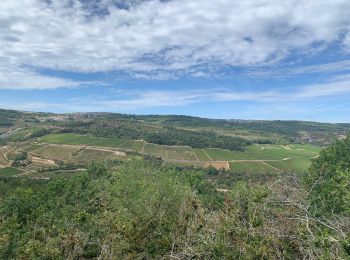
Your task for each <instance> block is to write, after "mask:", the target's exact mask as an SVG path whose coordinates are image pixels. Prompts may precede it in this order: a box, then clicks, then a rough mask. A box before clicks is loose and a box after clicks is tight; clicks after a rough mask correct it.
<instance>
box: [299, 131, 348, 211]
mask: <svg viewBox="0 0 350 260" xmlns="http://www.w3.org/2000/svg"><path fill="white" fill-rule="evenodd" d="M306 182H307V185H308V187H309V189H310V204H311V209H312V211H313V212H314V213H315V214H318V215H324V214H339V213H349V212H350V135H349V136H348V137H347V138H346V139H345V140H343V141H337V142H336V143H335V144H334V145H333V146H331V147H329V148H326V149H324V150H323V151H321V153H320V156H319V157H318V158H317V159H315V160H314V162H313V163H312V166H311V168H310V171H309V174H308V176H307V177H306Z"/></svg>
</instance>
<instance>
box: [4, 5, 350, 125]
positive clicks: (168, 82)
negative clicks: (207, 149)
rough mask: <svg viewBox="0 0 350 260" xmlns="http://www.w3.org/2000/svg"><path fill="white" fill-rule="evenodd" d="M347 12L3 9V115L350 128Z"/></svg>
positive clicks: (344, 8) (347, 8) (302, 8)
mask: <svg viewBox="0 0 350 260" xmlns="http://www.w3.org/2000/svg"><path fill="white" fill-rule="evenodd" d="M349 17H350V1H349V0H308V1H305V0H284V1H280V0H215V1H212V0H191V1H189V0H163V1H161V0H95V1H93V0H75V1H73V0H1V1H0V108H8V109H17V110H25V111H43V112H60V113H61V112H64V113H65V112H97V111H99V112H118V113H128V114H182V115H193V116H200V117H207V118H226V119H266V120H275V119H281V120H311V121H320V122H350V18H349Z"/></svg>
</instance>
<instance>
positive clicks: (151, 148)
mask: <svg viewBox="0 0 350 260" xmlns="http://www.w3.org/2000/svg"><path fill="white" fill-rule="evenodd" d="M143 152H144V153H146V154H150V155H154V156H158V157H161V158H162V159H164V160H179V161H197V159H196V156H195V154H194V152H193V150H192V148H190V147H187V146H165V145H157V144H148V143H147V144H146V145H145V148H144V151H143Z"/></svg>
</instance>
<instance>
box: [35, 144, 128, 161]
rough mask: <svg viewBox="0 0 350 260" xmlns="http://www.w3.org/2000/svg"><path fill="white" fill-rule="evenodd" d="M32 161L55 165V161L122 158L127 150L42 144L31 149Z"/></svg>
mask: <svg viewBox="0 0 350 260" xmlns="http://www.w3.org/2000/svg"><path fill="white" fill-rule="evenodd" d="M29 150H30V152H29V154H30V156H31V161H32V162H33V163H36V164H42V165H45V164H46V165H55V161H66V162H91V161H101V160H112V159H120V158H121V157H124V156H126V153H125V152H122V151H118V150H113V148H103V147H95V146H89V147H87V146H81V145H67V144H42V145H35V146H34V149H29Z"/></svg>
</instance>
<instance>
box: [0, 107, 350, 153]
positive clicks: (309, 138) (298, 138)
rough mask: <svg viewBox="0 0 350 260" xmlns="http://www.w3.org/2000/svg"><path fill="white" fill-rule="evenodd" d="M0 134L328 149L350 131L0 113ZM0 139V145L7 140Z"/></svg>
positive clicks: (290, 124)
mask: <svg viewBox="0 0 350 260" xmlns="http://www.w3.org/2000/svg"><path fill="white" fill-rule="evenodd" d="M0 119H1V120H0V122H1V123H0V134H1V133H2V132H7V131H9V129H20V130H19V131H17V132H16V133H13V134H11V136H8V138H7V139H8V141H24V140H27V139H31V138H34V137H39V136H42V135H46V134H48V133H60V132H65V133H78V134H89V135H93V136H99V137H119V138H125V139H134V140H135V139H137V140H141V139H142V140H145V141H147V142H149V143H155V144H161V145H186V146H191V147H194V148H209V147H214V148H223V149H229V150H239V151H242V150H244V147H245V146H246V145H249V144H251V143H260V144H273V143H282V144H283V143H303V142H306V143H313V144H317V145H321V146H322V145H328V144H330V143H333V142H334V141H335V140H336V139H337V138H338V137H339V135H344V134H345V133H347V132H348V131H349V130H350V124H325V123H315V122H302V121H245V120H216V119H205V118H197V117H188V116H156V115H153V116H152V115H149V116H137V115H123V114H115V113H73V114H52V113H31V112H19V111H12V110H0ZM3 139H4V138H0V142H2V143H4V142H6V140H3Z"/></svg>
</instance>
